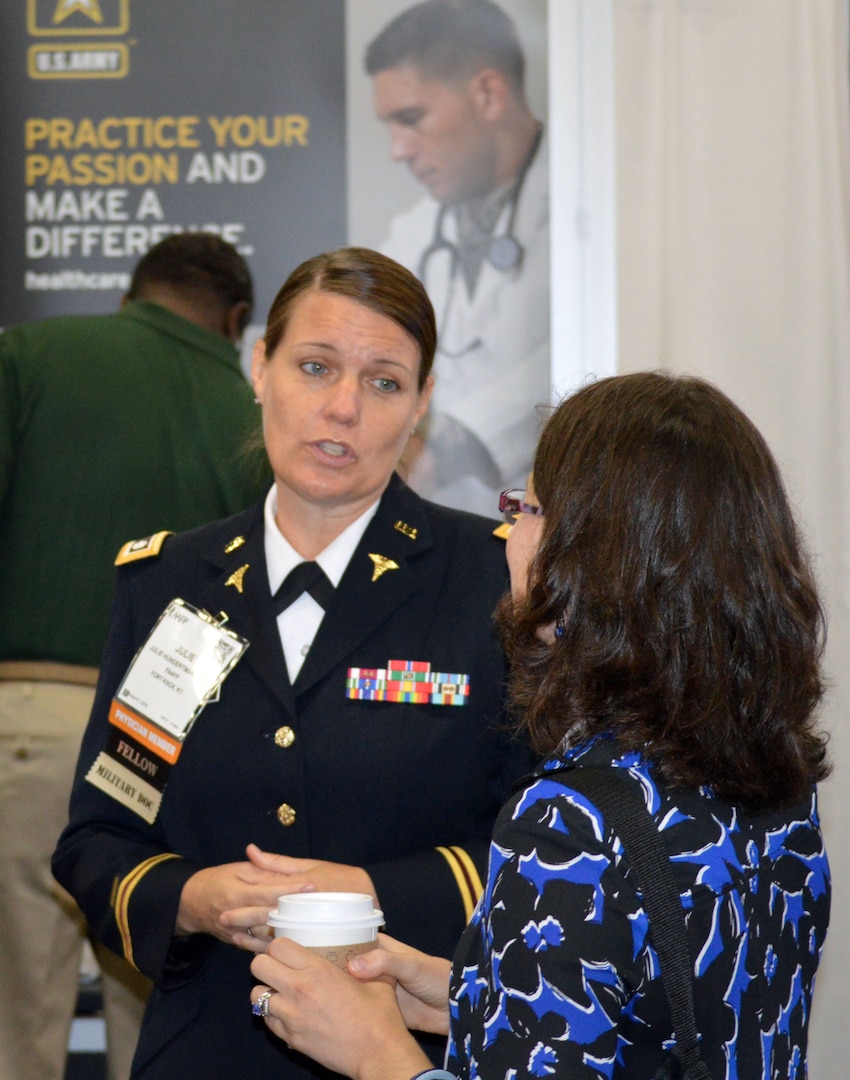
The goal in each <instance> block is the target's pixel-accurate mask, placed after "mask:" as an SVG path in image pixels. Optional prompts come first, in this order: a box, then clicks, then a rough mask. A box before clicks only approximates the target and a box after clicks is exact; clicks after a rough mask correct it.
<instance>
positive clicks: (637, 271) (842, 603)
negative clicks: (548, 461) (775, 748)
mask: <svg viewBox="0 0 850 1080" xmlns="http://www.w3.org/2000/svg"><path fill="white" fill-rule="evenodd" d="M614 48H615V63H614V71H615V80H616V147H617V166H616V170H617V200H616V201H617V219H618V225H617V228H618V232H617V260H618V273H617V289H618V294H619V304H618V311H619V325H618V338H619V367H620V370H623V371H632V370H635V369H641V368H651V367H668V368H671V369H674V370H679V371H688V372H692V373H696V374H700V375H702V376H704V377H706V378H708V379H710V380H711V381H713V382H715V383H717V384H718V385H719V386H720V387H721V388H722V389H723V390H724V391H726V393H728V394H729V395H730V396H731V397H732V398H733V399H734V400H735V401H736V402H737V403H738V404H739V405H740V406H741V407H742V408H743V409H744V410H745V411H746V412H747V413H748V415H749V416H751V417H752V419H753V420H754V421H755V422H756V424H757V425H758V426H759V428H760V429H761V431H762V432H763V434H764V435H765V437H766V438H767V440H768V442H769V444H770V445H771V447H772V449H773V451H774V453H775V455H776V456H777V458H778V460H779V462H780V465H781V466H782V469H783V472H784V475H785V479H786V483H787V485H788V488H789V491H790V494H791V497H792V500H793V501H794V503H795V505H796V507H797V510H798V516H799V518H800V520H801V522H802V523H803V526H804V528H805V530H806V532H807V535H808V538H809V544H810V548H811V549H812V551H813V553H814V556H815V560H816V566H817V570H818V574H819V578H820V582H821V585H822V592H823V596H824V599H825V601H826V606H827V609H828V615H829V635H830V637H829V647H828V654H827V662H828V671H829V676H830V679H831V691H830V696H829V700H828V702H827V705H826V707H825V710H824V718H825V722H826V724H827V726H828V727H829V729H830V731H831V733H832V755H833V760H834V765H835V769H834V775H833V777H832V778H831V779H830V781H829V782H828V783H827V784H826V785H824V788H823V791H822V796H821V808H822V815H823V818H824V821H825V826H826V830H827V842H828V845H829V853H830V859H831V863H832V869H833V887H834V897H833V911H832V925H831V929H830V933H829V938H828V941H827V946H826V955H825V959H824V963H823V966H822V968H821V972H820V974H819V976H818V984H817V992H816V997H815V1008H814V1022H813V1026H812V1032H811V1048H810V1057H809V1061H810V1076H811V1077H812V1078H813V1080H833V1078H834V1080H839V1078H842V1080H843V1078H844V1077H845V1076H847V1075H848V1071H850V1061H848V1052H847V1047H848V1045H850V1043H848V1036H847V1030H848V1014H850V845H848V843H847V838H848V837H850V734H848V704H849V703H850V692H849V691H850V652H848V646H850V445H848V444H850V287H849V286H850V270H849V269H848V262H849V261H850V149H848V148H850V109H848V77H847V70H848V27H847V11H846V0H614Z"/></svg>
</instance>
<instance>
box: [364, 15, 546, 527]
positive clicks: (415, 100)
mask: <svg viewBox="0 0 850 1080" xmlns="http://www.w3.org/2000/svg"><path fill="white" fill-rule="evenodd" d="M365 68H366V72H367V74H368V75H369V76H370V77H371V81H372V95H373V103H374V109H375V114H376V116H377V117H378V119H379V120H381V121H382V122H383V123H384V124H385V126H386V128H387V132H388V135H389V142H390V156H391V158H392V160H393V161H395V162H398V163H403V164H405V165H407V167H408V169H409V170H410V172H411V173H412V174H413V176H414V177H415V179H416V180H417V181H418V182H419V183H420V184H421V185H422V186H423V187H424V188H425V191H426V193H425V194H424V196H423V197H422V198H421V199H420V200H419V201H418V202H417V203H416V204H415V205H413V206H412V207H411V208H410V209H409V210H407V211H405V212H403V213H401V214H398V215H397V216H395V217H394V218H393V220H392V222H391V224H390V229H389V234H388V236H387V238H386V241H385V242H384V243H383V244H382V250H383V251H384V252H385V253H386V254H388V255H390V256H392V257H393V258H395V259H397V260H398V261H399V262H401V263H403V264H404V265H406V266H407V267H409V268H410V269H411V270H412V271H413V272H414V273H416V274H417V275H418V276H419V277H420V279H421V280H422V281H423V282H424V284H425V286H426V288H427V289H428V292H429V294H430V296H431V299H432V301H433V303H434V307H435V310H436V313H437V320H438V327H439V333H440V339H439V347H438V352H437V358H436V362H435V374H436V387H435V391H434V397H433V401H432V406H431V416H430V419H429V420H427V421H426V422H425V424H424V426H423V429H422V430H421V432H420V435H421V438H420V440H418V443H417V445H416V447H415V449H414V452H413V453H412V455H411V456H410V459H409V461H408V467H409V475H408V479H409V481H410V483H411V485H412V486H413V487H414V488H416V489H417V490H418V491H420V492H421V493H422V494H424V495H426V496H427V497H430V498H434V499H436V500H438V501H440V502H445V503H448V504H451V505H457V506H463V507H464V508H466V509H472V510H477V511H479V512H483V513H487V514H492V513H493V512H494V505H495V502H494V499H495V496H496V494H497V493H498V491H499V490H501V489H503V488H506V487H511V486H524V484H525V478H526V474H527V471H528V467H529V464H530V460H531V453H532V450H533V447H534V444H535V441H536V435H537V431H538V422H539V418H538V415H537V411H536V409H535V407H536V406H538V405H541V404H546V403H548V402H549V399H550V373H549V190H548V164H547V152H546V139H545V132H544V127H543V124H542V123H541V122H540V121H539V120H538V119H537V118H536V117H535V115H534V114H533V112H532V111H531V109H530V107H529V104H528V102H527V99H526V93H525V56H524V53H523V49H522V47H521V44H520V41H519V37H518V35H517V31H516V27H515V25H514V22H513V21H512V19H511V18H510V17H509V16H508V15H507V14H506V13H505V11H503V10H502V8H500V7H499V6H498V5H497V4H495V3H493V2H492V0H424V2H422V3H418V4H415V5H414V6H412V7H409V8H407V9H405V10H404V11H402V12H401V13H400V14H399V15H397V16H396V17H395V18H394V19H392V20H391V21H390V22H389V23H388V24H387V25H386V26H385V27H384V28H383V29H382V30H381V31H380V33H378V34H377V36H375V37H374V38H373V39H372V40H371V42H370V43H369V45H368V47H367V48H366V53H365Z"/></svg>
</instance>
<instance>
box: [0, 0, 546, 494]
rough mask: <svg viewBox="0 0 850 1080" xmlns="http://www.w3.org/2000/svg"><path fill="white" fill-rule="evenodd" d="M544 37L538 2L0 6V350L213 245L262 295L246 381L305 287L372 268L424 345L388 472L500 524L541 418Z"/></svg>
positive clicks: (222, 0) (180, 0) (147, 0)
mask: <svg viewBox="0 0 850 1080" xmlns="http://www.w3.org/2000/svg"><path fill="white" fill-rule="evenodd" d="M446 12H448V13H449V16H448V19H449V22H450V23H451V25H448V26H447V24H446ZM452 20H454V21H452ZM547 27H548V6H547V2H546V0H476V2H475V3H473V2H472V0H469V2H464V0H460V2H459V3H457V4H443V3H442V2H440V0H437V2H436V3H435V2H432V0H429V2H427V3H420V2H411V0H348V2H347V3H346V2H345V0H309V2H306V0H204V3H202V4H199V3H197V2H196V0H3V4H2V6H1V7H0V138H2V145H3V149H4V154H3V165H4V168H3V170H2V175H0V239H1V240H2V249H1V250H0V327H3V326H10V325H14V324H17V323H21V322H26V321H32V320H36V319H41V318H45V317H50V316H55V315H65V314H94V313H101V312H109V311H114V310H115V309H116V308H117V307H118V305H119V303H120V300H121V297H122V295H123V294H124V292H125V291H126V289H127V286H128V284H129V281H130V275H131V272H132V269H133V267H134V265H135V263H136V262H137V261H138V259H139V257H140V256H141V255H142V254H143V253H144V252H145V251H147V249H148V248H149V247H150V246H151V245H152V244H154V243H156V242H157V241H158V240H160V239H162V238H163V237H165V236H167V235H169V234H170V233H173V232H175V231H180V230H197V229H203V230H212V231H215V232H217V233H220V234H221V235H222V236H223V237H224V238H225V239H227V240H229V241H231V242H232V243H233V244H234V245H235V246H236V247H237V248H238V250H239V251H240V252H241V253H242V254H243V255H244V256H245V258H246V260H247V262H248V265H249V267H250V269H251V272H252V274H253V277H254V282H255V287H256V306H255V313H254V321H253V323H252V325H251V326H250V327H249V332H248V333H246V335H245V338H244V342H243V362H244V361H245V360H246V359H247V358H248V357H249V356H250V348H251V345H252V343H253V340H254V339H255V338H256V337H257V336H258V334H259V333H260V332H261V331H262V326H263V323H264V320H265V317H266V314H267V312H268V309H269V305H270V303H271V300H272V299H273V297H274V295H275V293H276V292H277V289H278V288H279V286H280V285H281V283H282V282H283V280H284V279H285V277H286V276H287V274H288V273H289V272H290V271H291V270H292V269H293V268H294V267H295V266H296V265H297V264H298V263H300V262H301V261H302V260H304V259H305V258H308V257H310V256H312V255H314V254H316V253H318V252H321V251H326V250H330V249H332V248H336V247H339V246H342V245H344V244H346V243H353V244H362V245H365V246H369V247H374V248H377V249H379V250H381V251H383V252H385V253H386V254H389V255H391V256H392V257H393V258H395V259H397V260H398V261H399V262H401V263H403V264H404V265H406V266H407V267H408V268H409V269H410V270H411V271H412V272H413V273H415V274H417V276H418V277H419V278H420V279H421V280H422V281H423V282H424V284H425V286H426V288H427V289H428V292H429V295H430V296H431V299H432V301H433V304H434V308H435V311H436V315H437V322H438V330H439V345H438V351H437V356H436V360H435V364H434V374H435V376H436V387H435V391H434V396H433V399H432V406H431V410H430V415H429V417H428V418H427V420H426V421H425V422H424V423H423V424H422V425H421V426H420V428H419V429H418V430H417V432H416V434H415V436H414V438H413V439H412V440H411V442H410V445H409V447H408V451H407V453H406V455H405V458H404V459H403V462H402V471H403V472H404V474H405V476H406V478H407V479H408V481H409V482H410V484H411V485H412V486H413V487H414V488H416V490H418V491H420V492H421V493H422V494H424V495H427V496H429V497H432V498H434V499H435V500H436V501H439V502H444V503H447V504H450V505H456V506H461V507H464V508H466V509H472V510H476V511H479V512H481V513H485V514H488V515H492V514H493V513H494V507H495V505H496V501H497V498H498V493H499V491H500V490H501V489H503V488H508V487H515V486H522V485H524V483H525V478H526V475H527V473H528V469H529V466H530V464H531V458H532V452H533V448H534V445H535V442H536V438H537V434H538V431H539V426H540V409H539V406H541V405H546V404H547V403H548V402H549V400H550V396H551V374H550V341H549V336H550V304H549V290H550V261H549V150H550V146H549V127H548V107H549V102H548V95H547V85H548V80H547V74H548V73H547V55H548V38H547ZM246 368H247V364H246Z"/></svg>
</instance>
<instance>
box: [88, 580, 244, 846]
mask: <svg viewBox="0 0 850 1080" xmlns="http://www.w3.org/2000/svg"><path fill="white" fill-rule="evenodd" d="M247 648H248V641H247V640H246V639H245V638H243V637H240V636H239V635H238V634H236V633H234V632H233V631H232V630H229V629H228V628H227V627H226V626H225V625H224V622H223V620H222V619H215V618H214V617H213V616H212V615H210V614H209V613H208V612H206V611H201V610H200V609H199V608H195V607H192V605H191V604H187V603H186V601H185V600H180V599H174V600H172V601H171V603H170V604H169V605H168V607H166V609H165V611H163V613H162V614H161V615H160V617H159V619H158V620H157V622H156V624H155V626H154V628H153V630H151V632H150V634H149V635H148V638H147V640H146V641H145V643H144V644H143V645H142V647H141V648H140V649H139V651H138V652H137V653H136V656H135V658H134V659H133V662H132V663H131V664H130V667H129V668H128V669H127V673H126V674H125V676H124V679H123V681H122V683H121V685H120V686H119V687H118V692H117V694H116V695H115V697H114V698H113V700H112V704H111V706H110V709H109V722H110V724H111V725H112V730H110V735H109V739H108V741H107V744H106V746H105V748H104V749H103V750H102V751H101V752H100V754H99V755H98V756H97V758H96V760H95V762H94V764H93V765H92V767H91V768H90V769H89V772H88V774H87V776H86V779H87V780H88V782H89V783H90V784H94V786H95V787H97V788H100V790H101V791H104V792H106V794H107V795H110V796H111V797H112V798H113V799H115V800H116V801H117V802H120V803H121V804H122V805H124V806H126V807H128V808H129V809H130V810H132V811H133V812H134V813H136V814H138V815H139V816H140V817H141V818H143V819H144V820H145V821H146V822H147V823H148V824H149V825H152V824H153V822H154V821H155V820H156V816H157V814H158V813H159V807H160V803H161V802H162V794H163V792H164V790H165V785H166V784H167V782H168V776H169V773H170V772H171V768H172V766H173V765H175V764H176V762H177V759H178V758H179V757H180V752H181V750H182V749H183V742H184V740H185V738H186V736H187V735H188V734H189V732H190V731H191V729H192V726H193V724H194V723H195V721H196V720H197V719H198V717H199V716H200V714H201V712H203V710H204V708H205V707H206V706H207V705H208V704H209V703H210V702H211V701H217V700H218V695H219V691H220V690H221V685H222V683H223V682H224V680H225V679H226V678H227V676H228V675H229V674H230V672H231V671H232V670H233V668H234V667H235V666H236V664H237V663H238V662H239V660H240V659H241V657H242V654H243V653H244V652H245V650H246V649H247Z"/></svg>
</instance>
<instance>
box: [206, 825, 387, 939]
mask: <svg viewBox="0 0 850 1080" xmlns="http://www.w3.org/2000/svg"><path fill="white" fill-rule="evenodd" d="M245 853H246V855H247V856H248V859H249V860H250V862H251V864H252V865H253V866H255V867H256V868H257V869H258V870H261V871H264V872H266V873H270V874H275V875H277V876H278V877H279V878H280V880H281V883H282V884H281V886H280V889H279V894H280V895H281V896H283V895H284V894H285V893H294V892H308V891H309V892H313V891H315V892H356V893H366V894H368V895H369V896H371V897H372V899H373V901H374V902H375V903H377V900H378V898H377V896H376V894H375V886H374V885H373V884H372V879H371V878H370V877H369V875H368V874H367V873H366V871H365V870H364V869H363V868H362V867H360V866H348V865H346V864H345V863H333V862H323V861H321V860H320V859H294V858H292V857H291V856H289V855H275V854H274V853H273V852H270V851H263V850H262V849H261V848H258V847H257V845H256V844H249V845H248V847H247V848H246V849H245ZM252 919H253V915H252V913H251V912H249V911H248V910H247V909H234V910H232V911H227V912H225V913H224V914H223V915H222V918H221V921H222V923H223V924H224V925H225V926H227V925H229V926H232V927H233V928H234V933H233V944H234V945H238V946H239V947H240V948H242V949H246V950H248V951H250V952H262V950H263V949H264V948H265V947H266V944H267V942H268V935H269V932H268V931H267V930H264V929H262V928H258V927H254V929H253V931H252V934H251V935H249V934H248V933H247V932H246V931H242V930H240V929H238V928H239V927H243V926H245V924H246V922H251V921H252Z"/></svg>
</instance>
